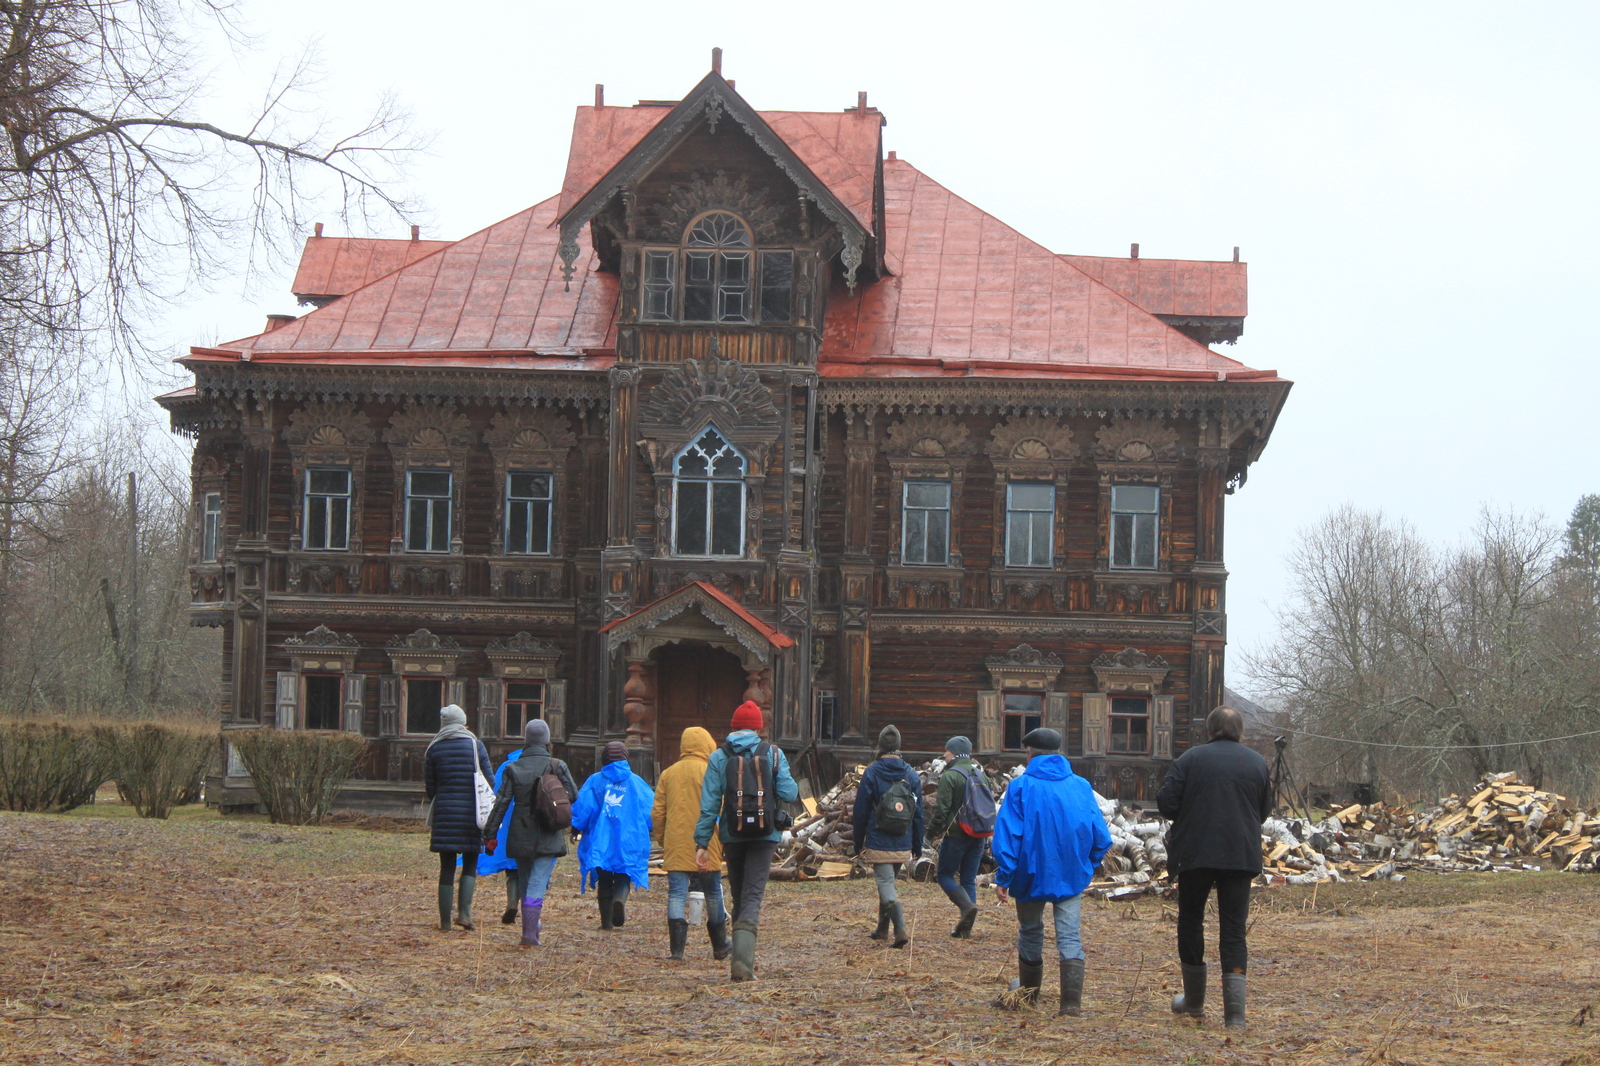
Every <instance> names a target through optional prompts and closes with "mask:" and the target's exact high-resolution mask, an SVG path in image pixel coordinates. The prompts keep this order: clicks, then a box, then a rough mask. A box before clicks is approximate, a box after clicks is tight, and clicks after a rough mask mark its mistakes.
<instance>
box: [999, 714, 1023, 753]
mask: <svg viewBox="0 0 1600 1066" xmlns="http://www.w3.org/2000/svg"><path fill="white" fill-rule="evenodd" d="M1022 737H1023V732H1022V719H1021V718H1020V717H1018V716H1017V715H1014V714H1008V715H1006V716H1005V739H1004V740H1003V741H1001V744H1002V746H1004V747H1006V748H1008V749H1010V750H1011V751H1016V750H1017V749H1018V748H1020V747H1022Z"/></svg>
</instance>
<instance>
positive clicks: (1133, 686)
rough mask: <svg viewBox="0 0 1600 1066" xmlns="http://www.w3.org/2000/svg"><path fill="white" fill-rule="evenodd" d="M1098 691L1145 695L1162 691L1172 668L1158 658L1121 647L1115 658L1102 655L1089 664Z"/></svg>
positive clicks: (1157, 656) (1135, 649)
mask: <svg viewBox="0 0 1600 1066" xmlns="http://www.w3.org/2000/svg"><path fill="white" fill-rule="evenodd" d="M1089 668H1090V669H1091V670H1093V671H1094V676H1095V679H1096V680H1097V681H1098V682H1099V683H1100V691H1101V692H1145V693H1150V694H1154V693H1156V692H1158V691H1160V689H1161V683H1162V681H1164V680H1165V679H1166V676H1167V674H1168V673H1170V672H1171V671H1172V667H1170V666H1168V665H1167V661H1166V660H1165V659H1163V658H1161V656H1159V655H1156V656H1150V655H1146V654H1145V653H1144V652H1142V651H1140V650H1139V649H1138V648H1123V649H1122V650H1121V651H1119V652H1117V653H1116V654H1115V655H1102V656H1100V657H1099V658H1097V659H1095V660H1094V662H1092V663H1090V664H1089Z"/></svg>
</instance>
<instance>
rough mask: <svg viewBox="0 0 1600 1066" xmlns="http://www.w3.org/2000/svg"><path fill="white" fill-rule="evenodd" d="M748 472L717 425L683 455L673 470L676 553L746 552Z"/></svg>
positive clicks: (680, 453) (740, 457) (674, 550)
mask: <svg viewBox="0 0 1600 1066" xmlns="http://www.w3.org/2000/svg"><path fill="white" fill-rule="evenodd" d="M744 470H745V461H744V456H742V455H740V454H739V451H738V449H736V448H735V447H734V446H733V445H731V444H729V443H728V441H727V439H726V438H725V437H723V435H722V434H721V433H719V432H717V429H716V427H714V426H710V427H707V428H706V431H705V432H704V433H702V434H700V436H699V437H698V438H696V439H695V441H694V443H692V444H690V445H689V446H688V447H686V448H685V449H683V451H681V452H679V453H678V459H677V463H676V465H675V466H674V468H673V480H674V484H673V508H674V513H673V522H672V548H673V553H674V554H676V555H733V556H737V555H740V554H741V553H743V551H744V496H745V491H744Z"/></svg>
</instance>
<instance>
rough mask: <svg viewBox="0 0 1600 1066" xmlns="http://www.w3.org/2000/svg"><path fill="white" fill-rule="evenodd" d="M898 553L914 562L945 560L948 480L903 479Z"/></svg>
mask: <svg viewBox="0 0 1600 1066" xmlns="http://www.w3.org/2000/svg"><path fill="white" fill-rule="evenodd" d="M900 556H901V558H902V559H903V560H904V561H905V562H907V563H911V564H914V565H927V566H943V565H944V564H945V563H946V562H948V561H949V559H950V483H949V482H947V481H908V482H906V484H905V533H904V535H903V536H902V545H901V549H900Z"/></svg>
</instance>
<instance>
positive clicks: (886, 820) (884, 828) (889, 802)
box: [872, 777, 919, 837]
mask: <svg viewBox="0 0 1600 1066" xmlns="http://www.w3.org/2000/svg"><path fill="white" fill-rule="evenodd" d="M918 802H919V799H918V797H917V795H916V793H914V792H912V791H911V786H910V785H908V784H906V779H905V778H903V777H902V778H900V779H899V780H898V781H896V782H895V783H894V784H892V785H890V786H889V791H887V792H885V793H884V794H883V798H882V799H880V800H878V807H877V809H876V810H875V811H873V813H872V827H873V828H874V829H876V830H877V831H878V832H880V833H882V834H883V835H884V836H890V837H901V836H905V835H906V834H907V833H909V832H911V825H912V822H913V821H914V820H915V818H916V815H917V808H916V806H915V804H917V803H918Z"/></svg>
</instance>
